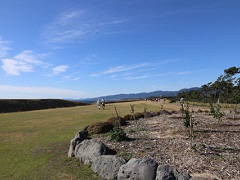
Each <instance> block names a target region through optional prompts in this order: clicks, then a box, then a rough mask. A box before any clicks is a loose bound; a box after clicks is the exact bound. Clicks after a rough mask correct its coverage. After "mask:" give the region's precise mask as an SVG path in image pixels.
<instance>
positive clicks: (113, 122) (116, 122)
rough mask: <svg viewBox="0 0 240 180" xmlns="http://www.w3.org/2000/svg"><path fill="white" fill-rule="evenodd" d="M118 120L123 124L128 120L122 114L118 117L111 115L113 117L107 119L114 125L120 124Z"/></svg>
mask: <svg viewBox="0 0 240 180" xmlns="http://www.w3.org/2000/svg"><path fill="white" fill-rule="evenodd" d="M118 121H119V123H120V125H121V126H124V125H126V124H127V123H126V121H125V120H124V119H123V118H122V117H120V116H119V117H118V119H117V117H111V118H109V119H108V120H107V122H108V123H110V124H112V125H113V126H117V125H118Z"/></svg>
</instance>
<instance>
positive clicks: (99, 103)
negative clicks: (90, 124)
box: [97, 99, 101, 110]
mask: <svg viewBox="0 0 240 180" xmlns="http://www.w3.org/2000/svg"><path fill="white" fill-rule="evenodd" d="M97 106H98V109H99V110H100V106H101V102H100V100H99V99H98V100H97Z"/></svg>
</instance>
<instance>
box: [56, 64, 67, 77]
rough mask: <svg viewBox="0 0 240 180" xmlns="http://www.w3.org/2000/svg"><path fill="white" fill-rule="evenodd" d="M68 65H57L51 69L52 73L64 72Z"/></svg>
mask: <svg viewBox="0 0 240 180" xmlns="http://www.w3.org/2000/svg"><path fill="white" fill-rule="evenodd" d="M68 68H69V67H68V66H66V65H61V66H57V67H55V68H52V71H53V75H58V74H60V73H63V72H65V71H66V70H67V69H68Z"/></svg>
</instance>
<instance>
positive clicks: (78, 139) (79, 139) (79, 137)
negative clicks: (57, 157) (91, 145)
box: [68, 130, 88, 157]
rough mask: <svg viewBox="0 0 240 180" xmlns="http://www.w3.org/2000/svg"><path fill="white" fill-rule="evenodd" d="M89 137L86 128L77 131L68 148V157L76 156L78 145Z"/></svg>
mask: <svg viewBox="0 0 240 180" xmlns="http://www.w3.org/2000/svg"><path fill="white" fill-rule="evenodd" d="M87 138H88V132H87V131H86V130H83V131H79V132H77V133H76V135H75V137H74V138H73V139H72V140H71V142H70V147H69V150H68V157H74V156H75V153H74V151H75V148H76V146H77V145H78V144H80V143H81V142H82V141H83V140H85V139H87Z"/></svg>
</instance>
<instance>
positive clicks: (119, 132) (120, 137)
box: [109, 127, 127, 141]
mask: <svg viewBox="0 0 240 180" xmlns="http://www.w3.org/2000/svg"><path fill="white" fill-rule="evenodd" d="M126 139H127V134H126V133H125V132H124V130H123V129H122V128H120V127H114V128H113V130H111V131H110V132H109V140H110V141H124V140H126Z"/></svg>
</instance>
